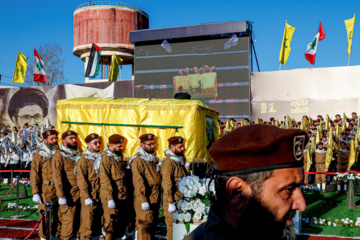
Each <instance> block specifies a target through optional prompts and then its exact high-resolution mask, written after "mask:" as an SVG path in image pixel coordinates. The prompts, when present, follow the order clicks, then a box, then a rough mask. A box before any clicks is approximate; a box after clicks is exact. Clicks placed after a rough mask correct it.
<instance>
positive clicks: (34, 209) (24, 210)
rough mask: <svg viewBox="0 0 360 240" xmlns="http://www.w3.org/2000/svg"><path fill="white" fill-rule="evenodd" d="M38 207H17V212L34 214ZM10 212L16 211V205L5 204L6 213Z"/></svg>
mask: <svg viewBox="0 0 360 240" xmlns="http://www.w3.org/2000/svg"><path fill="white" fill-rule="evenodd" d="M38 207H39V205H35V206H24V205H19V210H20V211H22V212H36V211H37V209H38ZM12 210H16V203H8V204H7V211H12Z"/></svg>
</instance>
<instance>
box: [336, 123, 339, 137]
mask: <svg viewBox="0 0 360 240" xmlns="http://www.w3.org/2000/svg"><path fill="white" fill-rule="evenodd" d="M339 134H340V127H339V124H336V128H335V139H338V138H339Z"/></svg>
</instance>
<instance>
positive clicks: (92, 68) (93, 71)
mask: <svg viewBox="0 0 360 240" xmlns="http://www.w3.org/2000/svg"><path fill="white" fill-rule="evenodd" d="M100 55H101V48H100V47H99V46H97V45H96V44H95V43H93V45H92V47H91V52H90V58H89V62H88V64H87V67H86V72H85V77H88V78H95V77H96V76H97V75H98V74H99V71H100Z"/></svg>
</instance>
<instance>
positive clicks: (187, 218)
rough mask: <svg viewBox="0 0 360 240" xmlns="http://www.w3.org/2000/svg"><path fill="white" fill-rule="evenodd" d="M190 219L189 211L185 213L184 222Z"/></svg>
mask: <svg viewBox="0 0 360 240" xmlns="http://www.w3.org/2000/svg"><path fill="white" fill-rule="evenodd" d="M190 221H191V213H185V216H184V222H190Z"/></svg>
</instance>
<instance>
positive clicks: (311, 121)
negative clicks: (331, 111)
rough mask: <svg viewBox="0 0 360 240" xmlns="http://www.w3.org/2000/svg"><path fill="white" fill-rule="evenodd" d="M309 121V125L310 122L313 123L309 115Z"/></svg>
mask: <svg viewBox="0 0 360 240" xmlns="http://www.w3.org/2000/svg"><path fill="white" fill-rule="evenodd" d="M309 123H310V126H311V124H313V120H312V118H311V117H309Z"/></svg>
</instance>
